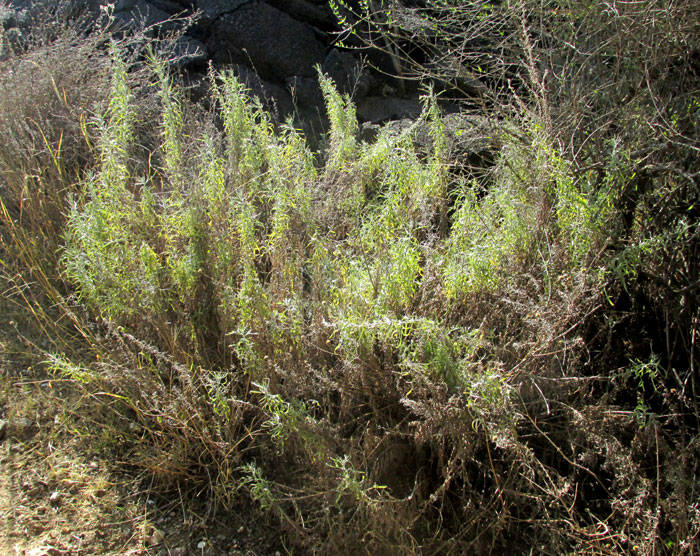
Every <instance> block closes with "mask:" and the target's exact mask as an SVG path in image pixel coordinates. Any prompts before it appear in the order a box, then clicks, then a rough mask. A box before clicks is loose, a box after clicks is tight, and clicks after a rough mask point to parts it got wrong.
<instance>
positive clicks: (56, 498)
mask: <svg viewBox="0 0 700 556" xmlns="http://www.w3.org/2000/svg"><path fill="white" fill-rule="evenodd" d="M49 502H50V503H51V505H52V506H58V505H59V504H60V503H61V493H60V492H58V491H57V490H54V491H53V492H52V493H51V496H49Z"/></svg>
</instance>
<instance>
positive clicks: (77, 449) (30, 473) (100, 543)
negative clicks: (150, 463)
mask: <svg viewBox="0 0 700 556" xmlns="http://www.w3.org/2000/svg"><path fill="white" fill-rule="evenodd" d="M5 324H6V323H5ZM6 328H8V327H6ZM9 328H12V327H9ZM18 343H19V342H18V340H17V338H13V337H12V335H11V333H8V332H7V331H5V332H4V333H3V334H2V337H0V362H1V363H2V366H1V367H0V554H2V555H7V556H20V555H23V556H82V555H85V556H87V555H96V554H105V555H106V554H114V555H116V554H119V555H134V556H135V555H158V556H167V555H172V556H174V555H180V556H186V555H198V556H200V555H201V556H205V555H236V556H242V555H246V556H268V555H270V556H272V555H275V554H283V553H284V552H285V551H284V548H283V547H279V546H275V545H274V540H273V539H274V530H273V529H271V528H268V527H265V526H263V525H261V524H260V523H259V522H257V521H256V518H255V516H254V515H253V514H252V512H250V511H246V509H245V507H244V506H243V505H242V506H241V509H240V511H237V512H233V513H231V514H228V515H226V516H212V515H211V512H209V515H207V504H206V502H199V501H192V500H184V499H183V497H181V496H173V497H169V498H168V499H163V497H162V496H161V497H157V496H156V494H155V492H156V491H155V489H150V488H149V486H148V472H147V470H146V471H144V470H137V469H135V470H125V468H124V467H123V466H121V465H120V463H119V462H118V461H115V459H114V454H113V453H111V452H106V451H105V452H102V453H100V451H99V442H95V440H96V435H90V437H91V440H92V441H91V442H90V443H89V444H88V442H87V436H86V435H89V434H90V433H89V427H90V422H89V418H88V419H84V418H83V419H81V418H78V416H76V415H74V414H72V413H71V411H70V408H71V407H73V406H74V405H73V402H74V401H75V400H70V396H74V395H75V393H72V392H70V391H69V390H67V389H65V388H64V387H63V386H64V385H63V384H62V383H61V382H60V381H59V380H53V377H48V376H40V374H41V371H37V370H35V369H34V367H33V366H32V364H31V363H32V359H34V358H33V357H31V356H29V355H27V356H26V357H23V356H21V355H20V356H19V357H18V355H17V354H18V353H19V351H20V350H18V349H17V344H18ZM83 417H84V416H83ZM159 492H162V491H159Z"/></svg>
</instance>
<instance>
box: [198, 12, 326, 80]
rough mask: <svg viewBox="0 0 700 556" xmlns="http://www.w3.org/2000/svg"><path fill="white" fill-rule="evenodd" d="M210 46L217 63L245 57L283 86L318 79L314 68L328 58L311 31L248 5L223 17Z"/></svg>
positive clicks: (280, 14) (215, 26) (216, 24)
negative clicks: (295, 80) (296, 79)
mask: <svg viewBox="0 0 700 556" xmlns="http://www.w3.org/2000/svg"><path fill="white" fill-rule="evenodd" d="M208 46H209V48H210V50H212V51H213V52H214V53H215V54H214V55H215V58H216V60H217V61H221V62H223V61H227V60H226V58H227V55H228V57H229V59H231V60H233V61H238V60H240V57H241V55H243V56H244V58H247V61H248V62H249V64H250V65H252V66H253V69H254V70H255V71H256V72H258V73H259V74H260V75H261V76H262V77H263V78H265V79H274V80H277V81H280V82H284V81H285V79H286V78H288V77H291V76H295V75H299V76H307V77H310V76H313V75H315V70H314V65H316V64H320V63H321V62H323V58H324V54H325V52H324V51H325V49H324V47H323V45H322V44H321V43H320V42H319V41H318V40H317V39H316V37H315V34H314V31H313V29H312V28H311V27H309V26H308V25H305V24H303V23H301V22H299V21H297V20H295V19H292V18H291V17H290V16H289V15H287V14H286V13H284V12H281V11H279V10H278V9H276V8H273V7H272V6H268V5H267V4H265V3H246V4H244V5H243V6H241V7H240V8H239V9H237V10H236V11H234V12H232V13H225V14H223V15H221V16H220V17H219V18H218V19H217V20H216V21H215V22H214V23H213V24H212V32H211V38H210V40H209V42H208ZM241 61H243V60H241Z"/></svg>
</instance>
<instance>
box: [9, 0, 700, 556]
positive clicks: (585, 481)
mask: <svg viewBox="0 0 700 556" xmlns="http://www.w3.org/2000/svg"><path fill="white" fill-rule="evenodd" d="M331 4H333V7H334V9H335V10H336V12H337V13H338V14H339V16H342V18H343V21H345V23H346V24H347V25H348V29H349V31H350V32H353V31H355V32H356V36H359V37H360V38H362V39H363V40H369V41H370V42H372V41H374V40H375V39H374V38H373V37H374V36H375V33H383V35H381V36H382V37H383V38H382V41H381V42H378V43H377V44H379V46H382V45H384V47H386V48H389V50H390V52H391V53H392V55H393V57H394V62H395V65H397V66H402V67H403V70H402V71H401V77H402V78H404V79H406V78H409V77H411V76H412V75H413V74H412V73H411V72H412V71H417V68H423V72H422V73H419V74H416V76H420V77H425V78H430V79H432V81H433V82H434V83H443V84H444V83H446V82H447V81H448V78H447V76H446V75H445V74H444V70H445V68H446V67H448V66H444V67H442V66H441V67H436V66H430V65H428V64H427V63H426V62H425V61H421V60H420V59H419V58H420V57H419V56H417V55H416V54H415V52H408V51H407V50H402V45H405V41H407V40H408V38H411V39H412V40H413V43H412V44H414V45H415V44H418V45H422V46H423V47H424V49H425V52H433V50H428V47H427V45H428V44H430V45H432V46H431V48H434V49H437V50H436V51H437V52H442V50H440V49H441V48H444V49H448V50H445V51H444V52H446V53H447V52H450V53H453V54H455V55H462V56H463V58H462V59H457V61H459V62H460V63H461V64H462V65H466V64H467V63H470V62H472V61H473V60H471V59H468V58H466V57H464V56H466V52H467V50H455V49H454V48H453V46H454V44H455V42H454V41H456V40H457V38H458V36H459V33H460V32H462V31H463V30H464V29H467V30H469V32H470V33H472V35H473V36H472V35H469V37H470V40H471V41H477V39H479V38H481V39H483V42H484V44H485V46H484V49H485V50H486V51H487V53H486V54H484V56H486V58H487V61H488V65H487V62H484V65H483V67H482V65H481V64H479V65H478V67H477V68H476V70H477V73H483V74H484V77H483V80H482V81H483V84H484V87H482V88H479V90H480V91H481V93H480V94H481V95H482V96H483V98H482V99H481V101H480V102H475V103H473V104H472V106H471V108H470V109H471V110H472V111H477V112H480V113H483V115H486V116H488V117H489V118H490V120H488V121H489V125H488V133H489V140H490V141H491V142H492V143H493V144H497V145H499V150H498V152H497V153H496V154H495V156H494V161H493V165H492V166H491V167H489V168H488V169H487V170H486V171H481V172H476V171H471V170H470V169H469V168H467V169H466V171H461V172H456V171H453V170H454V168H455V164H454V162H455V161H454V160H451V159H450V155H449V148H448V147H449V145H448V143H449V139H448V136H447V129H446V125H445V122H444V118H443V116H442V114H441V109H440V100H439V96H438V94H437V93H436V92H435V89H427V90H426V93H425V95H424V97H423V103H424V104H423V106H424V109H423V113H422V115H421V116H420V118H419V119H418V120H417V121H416V122H415V123H414V125H413V126H411V127H409V128H407V129H403V130H398V129H397V128H392V127H391V126H387V127H385V128H384V129H383V130H382V131H381V132H380V133H379V136H378V137H377V139H376V140H375V141H374V142H371V143H367V142H363V141H361V140H360V139H359V138H358V124H357V118H356V115H355V108H354V105H353V102H352V99H350V98H349V97H346V96H343V95H341V94H339V93H338V92H337V90H336V88H335V86H334V84H333V82H332V81H331V80H330V79H329V78H327V77H325V76H323V75H319V81H320V85H321V89H322V91H323V95H324V98H325V102H326V106H327V112H328V120H329V132H328V141H327V145H326V148H325V149H324V150H323V151H322V152H321V153H314V152H311V151H310V150H309V148H308V147H307V145H306V143H305V140H304V137H303V136H302V135H301V133H300V132H299V131H298V130H297V129H296V128H295V126H294V122H293V121H288V122H286V123H284V124H280V123H279V122H273V121H272V120H271V118H270V116H269V115H268V114H267V113H266V112H265V111H263V109H262V107H261V105H260V103H259V101H258V100H257V99H256V98H254V97H252V96H251V95H250V93H249V91H247V90H246V89H245V88H244V87H243V86H242V85H241V83H240V82H239V81H237V79H236V78H235V77H234V76H233V74H231V73H229V72H227V71H215V70H213V69H212V70H211V72H210V76H209V85H210V91H211V98H210V101H211V102H210V104H211V105H212V109H211V110H210V111H207V110H204V109H203V108H202V107H201V106H199V105H196V104H194V103H192V102H191V101H190V100H189V99H188V96H187V90H186V89H185V88H184V87H182V86H181V85H179V84H178V80H177V77H176V76H175V75H172V74H171V73H170V71H169V69H168V68H169V66H168V58H167V53H165V54H164V53H163V52H167V51H166V49H165V48H164V47H162V48H161V47H159V45H158V44H155V45H153V44H152V45H150V46H149V47H148V48H146V47H143V42H139V41H133V42H130V40H131V39H128V38H122V39H121V40H118V39H117V38H115V37H109V36H107V34H103V35H100V34H93V35H88V36H83V35H81V34H80V33H77V32H76V30H75V29H74V28H72V27H70V26H68V27H67V28H66V29H65V30H64V31H63V32H62V33H60V34H58V35H57V36H56V37H51V39H50V40H47V41H43V42H42V41H39V40H37V41H35V43H32V44H28V45H27V46H26V47H23V48H21V49H15V51H13V52H11V53H10V55H9V56H7V57H6V59H5V60H4V61H3V62H2V67H1V68H0V70H1V72H0V81H1V83H2V90H3V91H5V92H6V93H5V94H3V96H2V98H1V99H0V129H2V130H3V131H4V136H5V137H6V139H5V140H4V141H3V144H2V146H0V180H1V181H0V185H1V186H2V190H1V192H2V205H1V209H2V210H1V212H0V217H1V222H2V228H0V232H1V234H2V235H1V237H2V251H0V263H1V267H2V279H3V282H4V284H5V285H4V287H3V291H4V292H5V293H4V296H6V297H7V300H8V302H11V303H14V304H16V305H18V306H22V307H24V309H25V310H26V312H27V315H31V317H32V318H33V319H35V320H36V322H37V323H38V325H39V328H40V329H41V331H42V332H41V333H42V335H43V336H44V341H45V344H42V345H45V346H46V347H44V348H42V349H41V350H40V352H41V355H42V357H43V359H44V360H45V366H46V369H47V370H48V372H50V373H51V374H52V376H53V377H54V378H55V379H59V378H60V379H62V380H66V381H68V382H69V383H70V384H72V385H73V386H74V388H75V389H77V391H79V392H81V393H83V394H84V396H83V397H82V398H81V409H84V410H85V411H86V412H89V413H90V414H91V415H92V417H91V422H92V427H94V426H95V425H97V426H98V428H97V429H94V428H92V429H91V430H90V432H87V430H86V431H85V434H86V435H89V437H90V438H91V439H92V440H91V441H93V442H100V443H102V444H103V445H104V446H106V447H108V448H109V449H112V450H114V451H115V452H118V453H120V454H121V456H120V460H121V461H124V462H125V463H126V464H127V465H128V466H130V467H131V468H132V469H138V470H140V472H142V473H143V474H144V475H143V476H144V477H145V480H148V481H151V483H150V484H152V482H155V484H156V485H157V487H158V488H159V489H161V490H162V492H164V493H167V492H186V493H189V494H191V495H194V494H195V493H202V492H206V493H207V495H208V497H209V498H210V500H211V502H212V507H213V508H218V509H220V510H226V509H230V508H231V507H233V506H234V505H235V504H236V500H237V499H238V498H239V497H240V496H241V495H242V494H244V495H246V496H247V497H249V498H250V499H251V500H254V501H256V502H257V503H258V504H259V507H260V508H261V510H262V511H263V512H264V513H265V515H266V516H267V517H268V518H269V519H270V520H275V521H276V522H278V523H279V525H280V527H281V535H283V536H284V538H285V544H286V545H287V546H289V547H290V548H289V550H290V552H297V553H299V552H327V551H328V550H331V549H335V550H341V551H342V552H343V553H355V552H357V553H377V554H381V553H387V554H396V553H415V554H446V553H461V552H466V551H468V550H470V551H475V552H476V553H478V554H482V553H491V552H495V553H500V552H505V551H508V552H509V553H514V554H521V553H522V554H531V553H541V554H571V553H592V554H640V555H641V554H649V555H651V554H692V553H694V551H695V550H696V548H697V546H698V535H699V534H700V508H698V503H697V499H698V488H700V486H699V485H698V484H697V474H698V471H700V452H698V446H697V439H698V418H700V411H699V410H698V405H697V395H696V393H697V389H698V388H700V382H699V379H698V374H697V370H696V365H697V356H698V347H697V346H698V343H697V342H696V340H697V336H698V319H699V318H700V314H699V310H700V305H699V304H698V291H699V288H700V284H699V283H698V281H697V276H698V266H699V264H700V257H699V256H698V238H699V237H700V235H699V233H700V230H699V229H698V222H700V218H698V214H697V213H698V207H699V206H700V205H699V204H698V203H699V201H700V198H699V195H698V171H699V167H698V157H697V154H698V152H699V151H700V138H699V136H698V118H699V117H700V108H699V105H698V102H699V100H698V99H700V96H698V92H699V88H700V66H699V65H698V53H699V52H700V45H699V44H697V37H698V36H700V35H697V34H695V33H693V32H692V31H693V29H695V28H696V27H697V24H698V22H699V21H700V19H699V18H698V14H697V13H695V11H694V10H693V9H692V6H691V4H692V3H690V2H686V3H684V2H681V3H679V4H677V5H674V9H668V10H666V9H665V8H663V9H662V7H661V6H660V5H659V6H658V7H657V5H656V3H654V2H642V3H639V4H640V6H637V5H631V4H630V5H629V6H628V5H626V6H625V8H624V9H622V8H621V9H620V10H619V11H613V10H612V8H611V7H610V6H609V5H608V4H605V3H598V2H592V3H588V4H586V5H585V6H583V5H579V4H577V3H566V2H545V3H544V4H543V3H541V2H540V3H536V5H535V3H531V2H519V3H517V5H518V9H517V10H515V11H509V10H510V8H508V7H506V6H501V5H500V4H498V3H497V4H492V3H481V2H475V3H463V2H450V1H444V2H442V1H441V2H426V3H423V4H425V6H423V7H412V8H410V7H404V6H402V5H401V4H400V3H398V2H396V3H392V6H394V8H393V9H394V10H398V11H397V12H396V13H399V12H400V13H399V15H401V14H402V15H403V16H404V19H401V18H400V17H398V16H397V18H395V19H393V20H392V19H391V18H392V17H393V15H392V14H394V12H392V11H391V10H385V11H384V12H379V13H378V12H371V10H372V9H373V8H372V6H371V5H370V4H372V5H373V4H375V3H362V6H361V8H360V9H359V10H354V11H353V9H352V7H351V6H349V5H345V4H344V3H343V2H332V3H331ZM379 4H382V5H383V4H385V3H382V2H380V3H379ZM386 4H388V3H386ZM419 4H420V3H419ZM467 4H468V5H469V7H468V8H467V7H466V6H467ZM642 4H644V5H646V4H649V6H646V7H644V8H642V6H641V5H642ZM363 10H364V11H363ZM516 12H517V13H516ZM650 12H653V13H654V14H655V17H657V19H654V20H653V21H650V20H649V17H651V16H649V13H650ZM601 13H602V14H603V15H604V17H602V19H598V17H599V15H600V14H601ZM352 15H354V17H355V19H352V17H351V16H352ZM408 15H410V16H411V18H408V19H406V17H407V16H408ZM467 16H469V18H471V17H473V16H478V17H477V18H476V19H473V20H472V19H468V18H467ZM516 16H517V17H516ZM416 18H418V19H419V20H420V21H423V22H424V23H425V25H424V27H423V28H420V31H418V30H417V29H418V28H417V27H416V26H415V22H416ZM406 21H409V22H412V23H411V25H412V26H408V23H406ZM363 22H364V23H363ZM360 24H364V25H365V27H366V26H368V25H369V26H370V27H371V29H372V31H371V32H370V33H369V34H367V35H363V34H362V33H361V32H358V31H357V29H359V28H361V27H362V26H361V25H360ZM372 26H374V27H372ZM362 28H364V27H362ZM406 29H411V30H412V31H411V33H413V35H412V36H407V35H406V33H408V31H407V30H406ZM591 30H594V31H595V33H594V34H593V35H589V34H587V33H589V32H590V31H591ZM402 33H403V34H402ZM648 33H651V34H652V35H653V38H649V40H648V41H646V37H647V35H648ZM494 37H497V38H498V37H500V38H498V41H500V42H498V41H496V39H494ZM586 37H587V38H586ZM636 40H640V41H642V47H643V48H641V47H639V48H638V47H637V46H633V43H634V41H636ZM154 41H155V40H154ZM421 41H422V42H421ZM664 41H667V42H668V44H667V43H666V42H664ZM155 42H157V41H155ZM477 42H478V41H477ZM474 44H476V43H474ZM161 46H162V45H161ZM159 52H160V53H159ZM488 52H492V53H496V52H500V53H501V54H502V56H500V57H499V56H496V55H495V54H494V55H491V54H488ZM487 54H488V56H487ZM58 59H60V60H61V61H62V62H61V64H60V71H59V69H58V68H59V65H58V64H57V63H56V60H58ZM453 62H454V60H453ZM453 65H454V64H453ZM453 65H450V66H449V67H453ZM670 79H673V80H674V82H676V83H677V84H678V85H677V86H676V87H670V86H669V80H670ZM30 83H31V84H32V86H31V88H30V86H29V84H30ZM443 88H445V87H443ZM88 89H89V90H88ZM28 93H31V95H28ZM93 99H96V102H94V103H93ZM479 104H481V108H479ZM465 109H466V108H465ZM153 122H157V124H155V125H151V124H152V123H153ZM419 129H427V130H428V134H429V137H430V141H429V147H428V148H427V152H426V151H425V149H424V150H422V151H421V150H420V149H418V148H417V147H416V140H415V139H416V135H417V133H418V130H419ZM482 131H483V128H482ZM470 132H473V131H470V130H469V129H467V130H466V131H464V133H470Z"/></svg>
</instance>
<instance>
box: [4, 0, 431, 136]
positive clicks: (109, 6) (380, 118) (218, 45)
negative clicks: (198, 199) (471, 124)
mask: <svg viewBox="0 0 700 556" xmlns="http://www.w3.org/2000/svg"><path fill="white" fill-rule="evenodd" d="M59 5H61V6H63V7H62V8H61V9H66V6H69V9H72V10H76V9H79V8H82V9H87V10H88V11H89V12H90V13H92V14H93V16H94V17H95V18H97V17H104V14H105V13H110V14H111V17H112V23H113V25H114V26H115V28H116V29H119V30H121V31H122V32H128V31H129V29H136V28H139V27H141V26H146V27H148V28H149V32H150V33H152V34H158V33H162V32H167V31H172V30H174V29H176V28H177V26H178V25H182V17H183V16H192V15H194V16H195V17H194V19H193V20H192V21H194V23H192V24H191V25H190V27H189V28H188V29H187V30H186V31H185V33H184V35H182V36H181V37H180V38H179V39H178V41H177V43H176V47H175V51H176V60H175V62H174V64H175V66H176V67H177V68H178V69H180V70H182V71H184V72H185V73H187V74H189V76H190V77H191V78H193V79H195V80H196V79H198V77H200V76H202V75H203V74H204V73H205V72H206V71H207V68H208V65H209V63H210V62H211V63H213V64H214V65H215V67H217V68H230V69H232V70H233V71H234V73H235V74H236V75H237V76H238V77H239V78H240V79H241V80H242V81H243V83H244V84H245V85H246V86H247V87H248V88H250V90H251V91H252V93H253V94H255V95H256V96H258V97H259V98H260V99H261V101H262V102H263V105H264V106H266V107H267V108H269V109H270V110H271V111H272V112H273V114H274V116H275V117H276V119H278V121H283V120H285V119H286V118H287V117H288V116H290V115H294V116H295V117H297V118H298V122H299V123H301V122H302V121H308V120H314V121H313V122H312V123H311V124H310V126H305V127H307V129H308V128H309V127H310V128H313V129H316V130H319V129H322V127H323V126H322V125H321V124H322V122H321V120H322V119H323V114H325V107H324V105H323V96H322V94H321V90H320V88H319V85H318V75H317V71H318V69H317V68H320V69H321V71H323V72H324V73H325V74H326V75H329V76H330V77H331V78H332V79H333V80H334V81H335V83H336V85H337V86H338V88H339V90H340V91H341V92H343V93H345V94H350V95H351V96H352V98H353V101H354V102H355V103H356V105H357V106H358V116H359V118H360V120H361V121H364V122H370V123H379V122H386V121H392V120H400V119H403V118H415V117H416V116H417V115H418V114H419V113H420V104H419V103H418V102H417V101H416V100H415V99H413V100H411V99H404V98H399V97H398V95H397V93H396V91H395V89H392V88H391V87H388V86H387V85H386V80H385V79H384V78H382V77H381V76H377V75H372V74H371V73H370V72H369V71H368V70H367V69H366V68H363V67H362V65H361V63H360V61H359V58H358V57H357V56H356V55H355V54H354V53H352V52H349V51H343V50H340V49H338V48H336V47H335V46H334V45H333V38H334V35H333V32H334V31H336V30H337V29H336V26H335V20H334V17H333V14H332V12H331V10H330V8H329V7H328V3H327V1H326V0H146V1H144V0H72V2H70V1H69V2H68V3H66V1H65V0H64V1H63V2H59V0H43V1H38V2H37V1H31V0H8V1H7V2H6V7H0V23H1V24H2V26H3V28H4V29H5V36H6V37H14V38H15V39H16V40H19V39H20V38H21V35H22V29H23V27H24V26H26V25H30V24H31V20H32V18H33V17H34V15H35V14H37V13H39V12H40V11H41V10H46V9H47V8H48V9H54V10H55V9H56V7H57V6H59ZM195 14H196V15H195ZM178 18H180V20H179V21H178Z"/></svg>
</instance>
